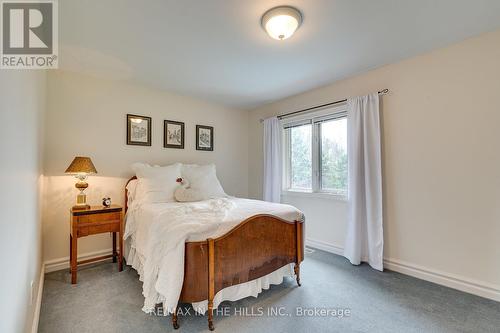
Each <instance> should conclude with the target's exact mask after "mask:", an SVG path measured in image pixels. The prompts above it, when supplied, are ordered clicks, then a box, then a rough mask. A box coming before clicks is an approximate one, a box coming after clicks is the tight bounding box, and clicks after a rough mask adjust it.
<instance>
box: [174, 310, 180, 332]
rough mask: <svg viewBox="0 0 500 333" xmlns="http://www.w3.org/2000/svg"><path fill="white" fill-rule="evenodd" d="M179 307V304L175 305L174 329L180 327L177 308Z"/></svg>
mask: <svg viewBox="0 0 500 333" xmlns="http://www.w3.org/2000/svg"><path fill="white" fill-rule="evenodd" d="M178 309H179V306H176V307H175V310H174V313H173V314H172V326H174V329H175V330H176V329H179V322H178V321H177V312H178V311H177V310H178Z"/></svg>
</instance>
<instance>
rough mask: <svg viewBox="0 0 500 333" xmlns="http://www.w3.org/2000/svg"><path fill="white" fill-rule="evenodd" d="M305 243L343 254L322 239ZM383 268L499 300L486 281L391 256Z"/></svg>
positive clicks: (499, 289) (496, 289) (495, 288)
mask: <svg viewBox="0 0 500 333" xmlns="http://www.w3.org/2000/svg"><path fill="white" fill-rule="evenodd" d="M306 245H307V246H310V247H313V248H317V249H319V250H323V251H326V252H330V253H334V254H337V255H343V250H344V249H343V248H342V247H340V246H337V245H334V244H330V243H327V242H324V241H319V240H315V239H310V238H306ZM384 268H385V269H388V270H391V271H394V272H398V273H401V274H405V275H409V276H413V277H416V278H418V279H421V280H425V281H429V282H433V283H436V284H439V285H442V286H445V287H449V288H453V289H457V290H460V291H463V292H466V293H469V294H473V295H477V296H481V297H484V298H488V299H491V300H494V301H497V302H500V286H497V285H493V284H490V283H487V282H483V281H477V280H473V279H469V278H466V277H463V276H458V275H455V274H450V273H447V272H442V271H438V270H435V269H432V268H428V267H423V266H419V265H415V264H412V263H408V262H405V261H402V260H398V259H392V258H384Z"/></svg>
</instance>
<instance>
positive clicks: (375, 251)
mask: <svg viewBox="0 0 500 333" xmlns="http://www.w3.org/2000/svg"><path fill="white" fill-rule="evenodd" d="M347 155H348V190H349V194H348V197H349V198H348V226H347V235H346V242H345V248H344V256H345V257H346V258H347V259H349V260H350V262H351V263H352V264H354V265H359V264H360V263H361V262H362V261H365V262H368V263H369V264H370V266H371V267H373V268H375V269H377V270H380V271H382V270H383V249H384V235H383V227H382V159H381V146H380V117H379V96H378V94H377V93H375V94H371V95H368V96H361V97H355V98H351V99H348V101H347Z"/></svg>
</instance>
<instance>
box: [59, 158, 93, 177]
mask: <svg viewBox="0 0 500 333" xmlns="http://www.w3.org/2000/svg"><path fill="white" fill-rule="evenodd" d="M65 173H69V174H81V173H84V174H93V173H97V170H96V169H95V166H94V163H92V160H91V159H90V157H81V156H77V157H75V159H74V160H73V162H71V164H70V165H69V167H68V168H67V169H66V171H65Z"/></svg>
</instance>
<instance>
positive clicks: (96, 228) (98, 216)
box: [69, 205, 123, 284]
mask: <svg viewBox="0 0 500 333" xmlns="http://www.w3.org/2000/svg"><path fill="white" fill-rule="evenodd" d="M70 212H71V214H70V215H71V218H70V222H69V223H70V241H69V242H70V251H69V257H70V266H71V269H70V271H71V283H72V284H75V283H76V272H77V268H78V265H81V264H87V263H89V262H94V261H98V260H103V259H107V258H111V257H112V258H113V262H116V261H117V257H118V270H119V271H120V272H121V271H122V270H123V209H122V207H121V206H118V205H112V206H111V207H109V208H106V207H103V206H92V207H90V208H89V209H83V210H74V209H71V210H70ZM105 232H112V233H113V253H112V254H110V255H106V256H101V257H97V258H92V259H87V260H83V261H80V262H77V257H78V251H77V241H78V238H80V237H85V236H90V235H96V234H101V233H105ZM116 233H118V234H119V235H118V242H119V243H120V244H119V248H120V250H119V251H117V249H116Z"/></svg>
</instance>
